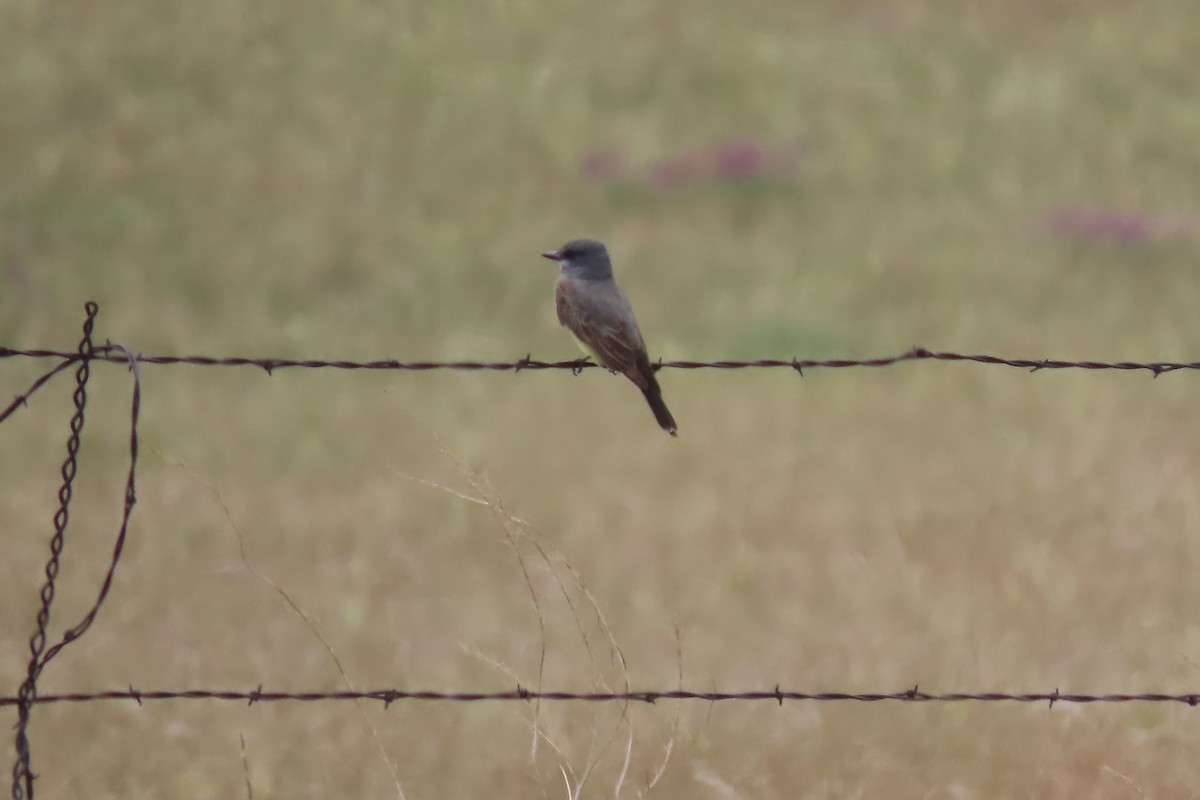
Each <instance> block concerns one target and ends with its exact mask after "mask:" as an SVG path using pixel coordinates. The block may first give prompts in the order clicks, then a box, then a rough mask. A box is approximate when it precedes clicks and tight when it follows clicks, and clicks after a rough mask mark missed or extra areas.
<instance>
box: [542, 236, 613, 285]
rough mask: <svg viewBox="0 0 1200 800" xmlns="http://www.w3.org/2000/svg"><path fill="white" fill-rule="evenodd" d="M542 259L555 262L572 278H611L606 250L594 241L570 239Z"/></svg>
mask: <svg viewBox="0 0 1200 800" xmlns="http://www.w3.org/2000/svg"><path fill="white" fill-rule="evenodd" d="M542 258H548V259H550V260H551V261H557V262H558V265H559V267H560V268H561V269H562V271H563V273H565V274H567V275H570V276H571V277H572V278H583V279H585V280H593V281H601V280H604V279H606V278H611V277H612V261H610V260H609V258H608V248H606V247H605V246H604V242H598V241H596V240H595V239H572V240H571V241H569V242H567V243H566V244H564V245H563V246H562V247H560V248H558V249H557V250H551V251H549V252H546V253H542Z"/></svg>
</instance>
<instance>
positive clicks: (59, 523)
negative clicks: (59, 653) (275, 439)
mask: <svg viewBox="0 0 1200 800" xmlns="http://www.w3.org/2000/svg"><path fill="white" fill-rule="evenodd" d="M85 309H86V311H87V318H86V319H85V320H84V322H83V338H82V339H81V340H80V342H79V351H78V353H77V354H75V360H78V362H79V367H78V368H77V369H76V370H75V393H74V395H73V397H74V401H75V413H74V415H73V416H72V417H71V423H70V430H71V432H70V435H69V436H68V437H67V457H66V459H65V460H64V461H63V465H62V470H61V472H62V485H61V487H60V488H59V490H58V511H56V512H55V514H54V535H53V536H51V537H50V558H49V560H48V561H47V562H46V569H45V574H46V582H45V583H44V584H42V589H41V592H40V596H41V601H42V602H41V607H40V608H39V609H38V613H37V628H36V630H34V632H33V635H32V636H31V637H30V639H29V666H28V668H27V670H26V673H25V680H24V682H22V683H21V687H20V689H18V690H17V703H16V705H17V733H16V751H17V757H16V761H15V763H14V764H13V783H12V796H13V798H14V800H32V798H33V777H34V776H33V770H32V768H31V767H30V763H29V757H30V754H29V735H28V729H29V716H30V712H31V711H32V709H33V704H34V702H35V701H36V699H37V681H38V677H39V676H40V674H41V671H42V667H43V666H44V665H45V661H44V659H43V656H42V652H43V650H45V647H46V636H47V633H46V629H47V627H48V626H49V624H50V606H51V605H52V604H53V603H54V589H55V580H56V579H57V578H58V570H59V561H60V559H61V557H62V550H63V544H64V540H65V536H66V531H67V522H68V520H69V518H70V515H69V508H70V505H71V495H72V492H73V484H74V481H75V473H76V470H77V469H78V462H77V459H78V456H79V439H80V435H81V434H82V433H83V422H84V408H85V407H86V406H87V383H88V378H89V377H90V375H91V357H92V328H93V326H94V325H95V323H96V314H97V313H98V312H99V310H100V308H99V306H97V305H96V304H95V303H93V302H89V303H87V305H86V306H85ZM60 366H62V365H60ZM53 374H54V371H53V370H52V371H51V372H50V373H47V377H46V380H49V377H52V376H53ZM41 383H45V381H44V380H43V381H41ZM41 383H37V384H35V385H34V389H35V390H36V388H37V387H38V386H39V385H41ZM31 391H32V390H31Z"/></svg>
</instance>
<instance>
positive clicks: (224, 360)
mask: <svg viewBox="0 0 1200 800" xmlns="http://www.w3.org/2000/svg"><path fill="white" fill-rule="evenodd" d="M114 350H115V349H114V348H111V347H98V348H96V353H95V355H94V356H93V359H94V360H97V361H111V362H115V363H123V362H124V361H125V357H124V356H123V355H121V354H119V353H117V352H115V351H114ZM13 357H25V358H58V359H67V358H77V356H74V355H73V354H71V353H64V352H60V351H57V350H17V349H13V348H10V347H0V358H13ZM136 358H137V361H138V362H139V363H141V364H191V365H194V366H203V367H245V366H249V367H258V368H259V369H262V370H265V371H266V372H267V373H268V374H270V373H273V372H274V371H275V370H277V369H285V368H299V369H345V370H355V369H366V370H406V371H413V372H425V371H430V370H468V371H490V372H524V371H526V370H544V369H558V370H569V371H571V372H574V373H575V374H579V372H580V371H582V370H584V369H592V368H595V367H596V366H597V365H596V364H593V363H588V362H586V361H580V360H578V359H576V360H573V361H537V360H535V359H533V358H530V357H529V356H525V357H524V358H519V359H517V360H516V361H397V360H395V359H378V360H374V361H345V360H323V359H309V358H306V359H291V358H247V357H244V356H168V355H145V356H143V355H139V356H137V357H136ZM911 361H941V362H970V363H974V364H988V365H993V366H1006V367H1015V368H1017V369H1025V370H1029V371H1030V372H1037V371H1039V370H1044V369H1085V370H1117V371H1124V372H1136V371H1142V372H1149V373H1150V374H1152V375H1153V376H1155V377H1158V376H1159V375H1162V374H1163V373H1166V372H1175V371H1178V370H1200V361H1190V362H1186V361H1068V360H1063V359H1053V358H1003V357H1001V356H994V355H986V354H970V353H954V352H937V351H933V350H927V349H926V348H924V347H914V348H912V349H911V350H908V351H906V352H903V353H900V354H899V355H894V356H884V357H880V358H831V359H808V358H789V359H777V358H759V359H753V360H749V361H728V360H723V361H660V362H656V363H655V364H654V368H655V369H790V370H793V371H794V372H796V373H797V374H799V375H803V374H804V370H806V369H845V368H850V367H890V366H893V365H895V364H902V363H906V362H911Z"/></svg>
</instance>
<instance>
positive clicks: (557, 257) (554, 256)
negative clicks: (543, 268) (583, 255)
mask: <svg viewBox="0 0 1200 800" xmlns="http://www.w3.org/2000/svg"><path fill="white" fill-rule="evenodd" d="M542 258H548V259H550V260H551V261H562V253H560V252H558V251H557V250H548V251H546V252H545V253H542Z"/></svg>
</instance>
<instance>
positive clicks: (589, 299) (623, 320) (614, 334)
mask: <svg viewBox="0 0 1200 800" xmlns="http://www.w3.org/2000/svg"><path fill="white" fill-rule="evenodd" d="M542 256H543V257H544V258H548V259H550V260H551V261H557V262H558V264H559V267H560V270H559V275H558V280H557V281H555V283H554V304H555V306H556V308H557V309H558V321H559V322H560V323H562V324H563V325H564V326H566V328H567V329H568V330H570V331H571V333H572V334H574V335H575V339H576V340H577V341H578V342H579V344H580V346H581V347H582V348H583V349H584V351H585V352H587V353H588V354H589V355H591V356H592V357H593V358H594V359H595V360H596V363H598V364H599V365H600V366H602V367H604V368H605V369H607V370H608V371H609V372H612V373H618V372H619V373H620V374H622V375H624V376H625V377H626V378H629V380H631V381H633V383H634V385H635V386H637V387H638V388H639V389H641V390H642V394H643V395H645V397H646V402H647V403H649V404H650V410H651V411H653V412H654V419H656V420H658V424H659V426H660V427H662V429H663V430H664V431H666V432H667V433H669V434H671V435H672V436H674V435H675V431H676V428H677V426H676V425H675V418H674V417H672V416H671V412H670V411H669V410H668V409H667V404H666V403H664V402H663V399H662V390H661V389H659V387H658V379H657V378H655V376H654V368H653V367H652V366H650V357H649V356H648V355H646V343H645V342H644V341H642V332H641V331H640V330H638V324H637V320H636V319H634V317H633V307H632V306H630V305H629V300H628V299H627V298H626V297H625V294H624V293H623V292H622V291H621V289H620V288H619V287H618V286H617V283H616V281H614V280H613V271H612V261H611V260H610V259H609V257H608V249H607V248H606V247H605V246H604V243H603V242H598V241H596V240H595V239H572V240H571V241H569V242H567V243H566V244H564V245H563V246H562V247H560V248H558V249H557V250H551V251H550V252H548V253H542Z"/></svg>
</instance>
